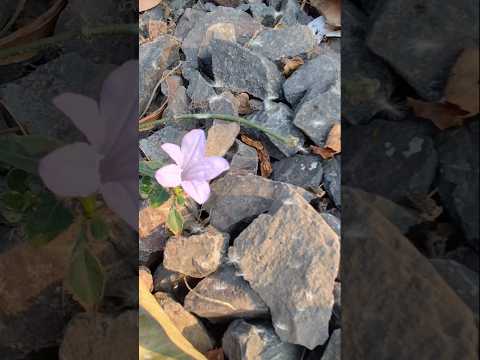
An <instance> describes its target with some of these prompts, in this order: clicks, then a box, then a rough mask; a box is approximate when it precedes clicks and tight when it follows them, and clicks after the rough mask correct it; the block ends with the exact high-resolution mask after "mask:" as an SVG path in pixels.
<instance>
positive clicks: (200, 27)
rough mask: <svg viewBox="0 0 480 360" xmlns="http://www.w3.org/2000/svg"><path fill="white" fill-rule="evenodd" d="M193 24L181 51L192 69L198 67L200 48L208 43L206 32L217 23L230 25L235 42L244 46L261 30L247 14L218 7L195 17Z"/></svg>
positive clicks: (260, 26)
mask: <svg viewBox="0 0 480 360" xmlns="http://www.w3.org/2000/svg"><path fill="white" fill-rule="evenodd" d="M194 22H195V25H194V26H193V27H192V29H191V30H190V31H189V32H188V34H187V35H186V37H185V39H184V40H183V42H182V50H183V52H184V53H185V56H186V58H187V61H188V62H189V63H191V64H192V66H194V67H197V66H198V53H199V49H200V47H201V46H202V45H204V44H208V42H209V41H208V38H207V32H208V29H209V28H210V27H211V26H212V25H215V24H219V23H228V24H232V25H233V28H234V34H235V39H236V42H238V43H239V44H245V43H246V42H247V41H248V40H250V38H251V37H252V36H253V35H254V34H255V33H256V32H257V31H260V30H261V29H262V28H263V26H262V25H261V24H260V23H258V22H257V21H255V20H253V18H252V17H251V16H250V15H248V14H247V13H245V12H243V11H240V10H237V9H233V8H228V7H218V8H217V9H216V10H215V11H212V12H209V13H207V14H206V15H204V16H198V17H196V18H195V21H194Z"/></svg>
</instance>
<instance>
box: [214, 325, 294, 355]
mask: <svg viewBox="0 0 480 360" xmlns="http://www.w3.org/2000/svg"><path fill="white" fill-rule="evenodd" d="M222 347H223V351H224V352H225V354H226V355H227V356H228V359H230V360H272V359H275V360H298V359H299V357H300V356H301V353H302V348H301V347H299V346H295V345H292V344H288V343H285V342H282V341H281V340H280V339H279V338H278V336H277V335H275V332H274V331H273V329H272V327H271V326H268V325H265V324H250V323H247V322H246V321H243V320H236V321H234V322H232V323H231V324H230V326H229V327H228V329H227V331H226V332H225V334H224V335H223V340H222Z"/></svg>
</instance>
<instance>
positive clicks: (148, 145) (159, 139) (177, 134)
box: [140, 125, 187, 162]
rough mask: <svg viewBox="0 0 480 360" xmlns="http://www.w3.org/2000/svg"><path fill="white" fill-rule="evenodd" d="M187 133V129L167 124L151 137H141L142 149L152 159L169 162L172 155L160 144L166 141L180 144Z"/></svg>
mask: <svg viewBox="0 0 480 360" xmlns="http://www.w3.org/2000/svg"><path fill="white" fill-rule="evenodd" d="M186 133H187V132H186V131H184V130H180V129H178V128H177V127H174V126H170V125H167V126H165V127H164V128H162V129H160V130H158V131H156V132H155V133H153V134H152V135H150V136H149V137H147V138H145V139H141V140H140V150H142V152H143V153H144V154H145V155H146V156H147V158H149V159H150V160H156V161H162V162H168V161H170V157H169V156H168V154H167V153H166V152H165V151H163V150H162V149H161V147H160V146H162V145H163V144H165V143H172V144H177V145H180V144H181V142H182V138H183V136H184V135H185V134H186Z"/></svg>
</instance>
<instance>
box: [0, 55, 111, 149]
mask: <svg viewBox="0 0 480 360" xmlns="http://www.w3.org/2000/svg"><path fill="white" fill-rule="evenodd" d="M113 69H114V67H113V66H112V65H103V64H102V65H96V64H94V63H93V62H91V61H90V60H88V59H86V58H82V57H81V56H79V55H77V54H74V53H69V54H66V55H63V56H60V57H59V58H57V59H55V60H52V61H49V62H48V63H46V64H45V65H40V66H38V67H37V68H36V70H35V71H33V72H32V73H30V74H29V75H27V76H25V77H22V78H21V79H19V80H16V81H14V82H11V83H8V84H5V85H4V86H2V87H0V98H1V99H2V105H4V106H5V108H6V109H7V110H8V112H9V113H10V115H11V116H12V117H13V118H15V119H18V120H20V121H21V122H22V124H23V125H24V126H26V127H27V128H28V130H29V132H30V133H32V134H36V135H44V136H50V137H53V138H57V139H62V141H65V142H70V141H72V142H73V141H78V140H82V141H83V135H81V134H80V132H79V131H78V130H77V128H76V127H75V126H74V125H73V123H72V121H71V120H70V119H69V118H68V117H67V116H66V115H65V114H64V113H63V112H61V111H60V110H58V109H57V108H56V107H55V106H54V104H53V102H52V100H53V98H54V97H56V96H58V95H59V94H61V93H64V92H73V93H78V94H82V95H85V96H88V97H91V98H93V99H98V98H99V94H100V92H101V89H102V84H103V81H104V80H105V79H106V77H107V76H108V75H109V73H110V72H111V71H112V70H113ZM85 74H89V76H90V78H89V80H90V81H85Z"/></svg>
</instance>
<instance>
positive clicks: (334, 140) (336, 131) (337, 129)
mask: <svg viewBox="0 0 480 360" xmlns="http://www.w3.org/2000/svg"><path fill="white" fill-rule="evenodd" d="M325 147H326V148H328V149H331V150H332V151H334V152H335V154H338V153H339V152H341V151H342V126H341V125H340V123H336V124H335V125H333V126H332V128H331V129H330V132H329V133H328V137H327V141H326V142H325Z"/></svg>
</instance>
